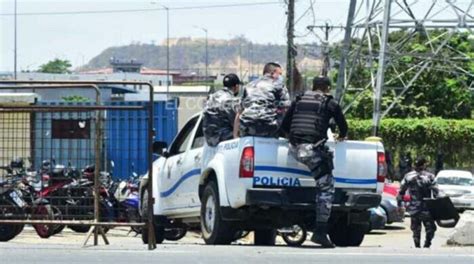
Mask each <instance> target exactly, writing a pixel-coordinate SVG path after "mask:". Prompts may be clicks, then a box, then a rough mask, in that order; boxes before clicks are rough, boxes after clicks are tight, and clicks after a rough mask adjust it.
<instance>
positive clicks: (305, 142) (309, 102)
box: [282, 77, 347, 248]
mask: <svg viewBox="0 0 474 264" xmlns="http://www.w3.org/2000/svg"><path fill="white" fill-rule="evenodd" d="M330 85H331V83H330V81H329V79H328V78H326V77H316V78H314V79H313V90H312V91H306V92H304V93H303V94H302V95H300V96H297V97H296V99H295V101H294V102H292V104H291V106H290V108H289V109H288V112H287V113H286V116H285V118H284V119H283V123H282V130H283V131H284V132H285V133H286V134H287V135H288V138H289V141H290V154H291V155H293V156H294V157H295V159H296V160H298V161H299V162H301V163H303V164H305V165H306V166H308V168H309V169H310V171H311V174H312V176H313V177H314V179H315V180H316V222H315V229H314V232H313V236H312V238H311V241H313V242H314V243H317V244H321V246H323V247H326V248H332V247H334V245H333V244H332V242H331V241H330V240H329V238H328V236H327V232H328V219H329V217H330V215H331V207H332V201H333V197H334V179H333V175H332V169H333V163H332V157H333V156H332V153H331V152H329V149H328V148H327V147H326V146H325V145H324V142H325V141H326V140H327V130H328V128H329V120H330V119H331V118H334V121H335V123H336V125H337V126H338V128H339V135H338V137H337V140H339V141H340V140H344V138H345V137H346V135H347V122H346V119H345V117H344V114H343V113H342V110H341V107H340V106H339V104H338V103H337V102H336V100H334V98H333V97H332V96H331V95H329V89H330Z"/></svg>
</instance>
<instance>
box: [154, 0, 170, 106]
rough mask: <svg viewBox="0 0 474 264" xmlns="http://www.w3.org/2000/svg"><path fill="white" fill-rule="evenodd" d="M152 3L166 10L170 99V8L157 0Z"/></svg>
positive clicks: (167, 67)
mask: <svg viewBox="0 0 474 264" xmlns="http://www.w3.org/2000/svg"><path fill="white" fill-rule="evenodd" d="M151 3H152V4H157V5H159V6H161V7H163V8H164V9H165V10H166V99H168V97H169V93H170V9H169V7H167V6H165V5H162V4H159V3H157V2H151Z"/></svg>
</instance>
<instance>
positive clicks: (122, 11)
mask: <svg viewBox="0 0 474 264" xmlns="http://www.w3.org/2000/svg"><path fill="white" fill-rule="evenodd" d="M275 4H281V2H278V1H272V2H257V3H241V4H221V5H200V6H181V7H170V8H169V10H176V11H179V10H192V9H212V8H227V7H246V6H263V5H275ZM163 10H165V8H161V7H160V8H146V9H117V10H79V11H62V12H26V13H18V14H17V16H54V15H85V14H113V13H140V12H154V11H163ZM13 15H14V13H1V14H0V16H13Z"/></svg>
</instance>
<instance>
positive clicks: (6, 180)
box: [0, 81, 156, 249]
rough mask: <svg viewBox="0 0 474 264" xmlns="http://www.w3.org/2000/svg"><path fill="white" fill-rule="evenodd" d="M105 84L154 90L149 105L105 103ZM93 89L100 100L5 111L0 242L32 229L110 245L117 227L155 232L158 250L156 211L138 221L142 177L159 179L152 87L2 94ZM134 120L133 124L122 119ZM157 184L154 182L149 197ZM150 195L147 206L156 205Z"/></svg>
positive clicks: (25, 84)
mask: <svg viewBox="0 0 474 264" xmlns="http://www.w3.org/2000/svg"><path fill="white" fill-rule="evenodd" d="M98 84H123V85H147V86H148V87H149V89H150V100H149V101H148V102H143V103H136V104H132V105H130V104H107V105H105V104H103V103H101V102H100V89H99V88H98V86H97V85H98ZM73 88H74V89H93V90H94V91H95V92H96V101H95V102H91V103H87V104H85V103H61V104H51V103H49V104H44V103H40V104H33V105H32V104H21V103H20V104H19V103H1V104H0V166H1V167H0V168H1V171H0V240H9V239H11V238H13V237H15V236H16V235H18V234H19V233H20V232H21V231H22V229H23V226H24V225H25V224H31V225H32V226H33V227H34V229H35V230H36V232H37V233H38V235H39V236H40V237H43V238H47V237H50V236H53V235H55V234H57V233H59V232H61V231H62V230H63V229H64V228H65V227H66V226H68V227H69V228H71V229H72V230H74V231H76V232H80V233H87V236H86V240H85V242H84V244H86V243H87V241H88V239H89V238H90V237H91V236H92V235H94V245H97V244H98V239H99V236H102V238H103V239H104V242H105V243H106V244H108V240H107V237H106V233H107V231H108V230H109V229H110V228H113V227H116V226H129V227H131V228H132V230H133V231H135V232H137V233H141V232H148V237H149V243H148V246H149V249H154V248H156V243H155V240H154V231H153V224H152V223H153V222H152V221H153V209H152V207H153V206H149V207H148V216H149V217H148V218H147V219H141V218H140V214H139V208H138V206H139V202H138V201H139V199H140V193H139V189H138V188H139V179H138V177H139V175H140V174H143V173H145V172H147V171H148V172H150V173H152V170H153V167H152V161H153V154H152V150H153V137H154V130H153V128H154V119H155V118H154V117H155V115H154V112H155V104H154V103H153V102H154V101H153V87H152V86H151V85H150V84H148V83H141V82H95V81H94V82H87V81H80V82H69V81H68V82H61V81H56V82H49V81H31V82H29V81H18V82H17V81H5V82H3V81H2V82H0V92H2V91H4V90H9V91H12V90H13V91H14V92H18V91H28V90H32V91H33V90H37V89H73ZM121 117H127V118H121ZM151 180H152V179H151V177H150V179H149V185H148V188H149V190H148V191H149V193H152V192H151V186H152V183H151V182H150V181H151ZM152 201H153V200H152V197H151V196H149V200H148V204H149V205H152V204H153V203H152Z"/></svg>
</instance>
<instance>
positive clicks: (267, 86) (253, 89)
mask: <svg viewBox="0 0 474 264" xmlns="http://www.w3.org/2000/svg"><path fill="white" fill-rule="evenodd" d="M289 105H290V99H289V96H288V89H286V87H285V84H284V83H283V77H282V69H281V66H280V65H279V64H277V63H274V62H270V63H267V64H266V65H265V67H264V68H263V76H262V77H261V78H259V79H257V80H255V81H253V82H251V83H249V84H248V85H246V86H245V87H244V92H243V95H242V102H241V112H240V113H239V114H237V117H236V119H235V123H234V137H238V136H239V134H240V136H242V137H244V136H260V137H275V136H277V135H278V128H279V126H280V124H281V120H282V119H283V113H284V110H285V109H286V108H288V106H289Z"/></svg>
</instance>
